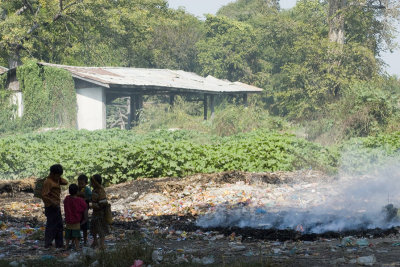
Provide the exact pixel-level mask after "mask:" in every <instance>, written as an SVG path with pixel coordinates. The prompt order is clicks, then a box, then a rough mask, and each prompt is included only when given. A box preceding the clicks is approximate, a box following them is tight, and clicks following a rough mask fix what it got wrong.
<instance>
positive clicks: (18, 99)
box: [11, 92, 24, 118]
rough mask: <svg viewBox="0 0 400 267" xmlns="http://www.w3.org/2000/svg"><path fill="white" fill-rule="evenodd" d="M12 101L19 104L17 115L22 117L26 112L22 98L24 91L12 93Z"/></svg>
mask: <svg viewBox="0 0 400 267" xmlns="http://www.w3.org/2000/svg"><path fill="white" fill-rule="evenodd" d="M11 102H12V104H13V105H16V106H17V114H16V115H17V116H18V117H20V118H21V117H22V114H23V112H24V102H23V98H22V92H13V93H12V95H11Z"/></svg>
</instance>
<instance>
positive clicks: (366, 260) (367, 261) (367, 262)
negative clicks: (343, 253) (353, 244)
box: [350, 255, 376, 266]
mask: <svg viewBox="0 0 400 267" xmlns="http://www.w3.org/2000/svg"><path fill="white" fill-rule="evenodd" d="M350 263H357V264H360V265H364V266H372V265H374V264H375V263H376V258H375V255H370V256H364V257H358V258H357V259H353V260H351V261H350Z"/></svg>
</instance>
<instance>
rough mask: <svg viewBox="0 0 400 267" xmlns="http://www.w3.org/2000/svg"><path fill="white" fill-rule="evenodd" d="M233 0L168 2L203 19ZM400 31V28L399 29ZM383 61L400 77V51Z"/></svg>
mask: <svg viewBox="0 0 400 267" xmlns="http://www.w3.org/2000/svg"><path fill="white" fill-rule="evenodd" d="M230 2H235V1H233V0H168V3H169V6H170V7H171V8H179V7H183V8H185V10H186V11H187V12H189V13H191V14H193V15H195V16H197V17H199V18H201V19H204V14H215V13H216V12H217V11H218V9H219V8H221V7H222V6H224V5H226V4H228V3H230ZM295 4H296V0H280V5H281V8H291V7H293V6H294V5H295ZM397 29H398V31H400V26H399V25H398V27H397ZM399 42H400V35H399V33H397V43H399ZM382 59H383V60H384V61H385V62H386V64H388V66H387V69H386V70H387V72H388V73H389V74H396V75H397V76H400V49H396V50H395V51H393V53H384V54H383V55H382Z"/></svg>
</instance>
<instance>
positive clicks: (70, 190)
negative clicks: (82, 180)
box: [68, 184, 79, 196]
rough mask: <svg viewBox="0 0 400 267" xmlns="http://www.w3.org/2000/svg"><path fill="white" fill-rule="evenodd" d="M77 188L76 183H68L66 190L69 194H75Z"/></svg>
mask: <svg viewBox="0 0 400 267" xmlns="http://www.w3.org/2000/svg"><path fill="white" fill-rule="evenodd" d="M78 190H79V189H78V185H77V184H70V185H69V187H68V191H69V194H70V195H71V196H75V195H76V194H77V193H78Z"/></svg>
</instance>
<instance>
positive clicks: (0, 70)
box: [0, 66, 8, 74]
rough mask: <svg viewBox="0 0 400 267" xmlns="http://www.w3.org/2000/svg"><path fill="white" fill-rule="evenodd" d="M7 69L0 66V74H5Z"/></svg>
mask: <svg viewBox="0 0 400 267" xmlns="http://www.w3.org/2000/svg"><path fill="white" fill-rule="evenodd" d="M7 71H8V69H7V68H5V67H2V66H0V74H3V73H4V72H7Z"/></svg>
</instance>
